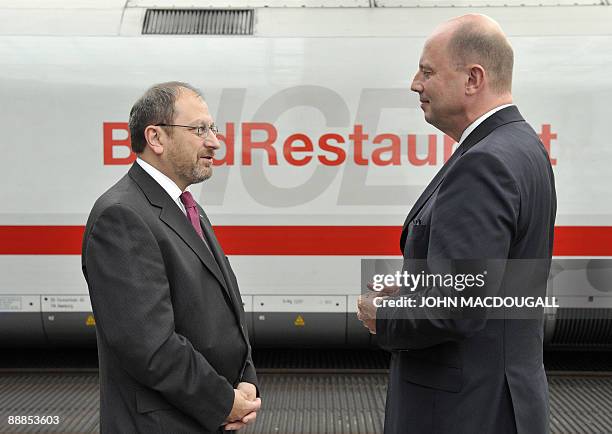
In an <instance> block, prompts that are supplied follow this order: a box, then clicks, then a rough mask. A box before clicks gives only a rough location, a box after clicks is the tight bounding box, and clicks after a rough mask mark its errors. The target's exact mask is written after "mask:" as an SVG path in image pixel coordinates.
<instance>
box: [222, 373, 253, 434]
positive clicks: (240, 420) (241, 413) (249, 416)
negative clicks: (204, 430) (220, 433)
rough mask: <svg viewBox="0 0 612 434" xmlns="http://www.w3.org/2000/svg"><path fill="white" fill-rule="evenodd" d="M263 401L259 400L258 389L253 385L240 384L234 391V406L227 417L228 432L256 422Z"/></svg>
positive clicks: (226, 428) (226, 427) (226, 426)
mask: <svg viewBox="0 0 612 434" xmlns="http://www.w3.org/2000/svg"><path fill="white" fill-rule="evenodd" d="M260 407H261V399H260V398H257V389H256V388H255V386H254V385H253V384H251V383H244V382H243V383H239V384H238V386H237V387H236V389H234V405H233V406H232V411H231V412H230V414H229V416H228V417H227V424H226V425H225V427H224V428H225V430H226V431H236V430H239V429H241V428H244V427H245V426H247V425H248V424H250V423H253V422H255V419H256V418H257V411H258V410H259V408H260Z"/></svg>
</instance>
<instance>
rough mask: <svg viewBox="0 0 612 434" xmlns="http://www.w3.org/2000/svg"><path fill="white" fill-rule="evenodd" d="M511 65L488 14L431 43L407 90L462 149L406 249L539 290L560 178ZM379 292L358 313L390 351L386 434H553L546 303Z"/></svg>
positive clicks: (416, 211) (436, 182) (417, 218)
mask: <svg viewBox="0 0 612 434" xmlns="http://www.w3.org/2000/svg"><path fill="white" fill-rule="evenodd" d="M512 66H513V51H512V47H511V46H510V44H509V42H508V40H507V39H506V37H505V35H504V33H503V32H502V30H501V28H500V27H499V25H498V24H497V23H496V22H494V21H493V20H491V19H490V18H488V17H486V16H483V15H466V16H462V17H459V18H455V19H452V20H450V21H448V22H446V23H444V24H442V25H441V26H439V27H438V28H437V29H436V30H435V31H434V33H433V34H432V35H431V36H430V37H429V38H428V39H427V41H426V43H425V47H424V49H423V53H422V56H421V59H420V62H419V69H418V71H417V73H416V75H415V77H414V80H413V82H412V87H411V89H412V90H413V91H414V92H416V93H418V95H419V100H420V103H421V109H422V110H423V113H424V115H425V120H426V121H427V122H428V123H430V124H432V125H434V126H435V127H437V128H438V129H440V130H441V131H442V132H444V133H446V134H448V135H449V136H450V137H452V138H454V139H455V140H456V141H457V142H458V143H459V146H458V148H457V150H456V151H455V153H454V154H453V156H452V157H451V158H450V159H449V161H448V162H447V163H446V164H445V165H444V166H443V167H442V168H441V169H440V171H439V172H438V174H437V175H436V176H435V177H434V179H433V180H432V181H431V183H430V184H429V185H428V186H427V188H426V189H425V191H424V192H423V193H422V195H421V196H420V197H419V199H418V200H417V202H416V203H415V205H414V206H413V208H412V210H411V211H410V213H409V214H408V217H407V218H406V221H405V224H404V228H403V232H402V235H401V242H400V246H401V250H402V253H403V255H404V269H405V270H414V269H415V265H414V261H413V260H415V259H417V260H421V263H424V265H423V266H422V268H421V269H422V270H424V271H426V272H430V273H431V272H432V271H435V270H439V269H440V264H442V263H445V262H444V261H441V260H452V261H454V263H455V264H457V263H461V261H462V260H466V259H468V260H477V262H478V263H480V264H481V265H482V264H491V263H493V261H491V260H497V262H495V263H499V260H501V262H502V267H501V268H500V269H499V270H497V271H498V274H497V280H495V279H494V278H492V279H491V281H490V282H487V285H485V288H486V291H488V292H487V294H489V293H491V291H492V292H493V293H496V294H498V295H499V294H506V295H510V294H511V293H512V291H513V290H515V289H517V288H518V289H519V290H520V291H523V295H530V296H541V295H544V294H545V288H546V280H547V276H548V272H549V267H550V259H551V254H552V245H553V228H554V220H555V213H556V195H555V186H554V178H553V172H552V168H551V165H550V162H549V158H548V155H547V153H546V151H545V149H544V146H543V145H542V143H541V142H540V140H539V139H538V136H537V134H536V133H535V131H534V130H533V129H532V128H531V127H530V126H529V124H527V122H525V120H524V119H523V117H522V116H521V114H520V113H519V111H518V109H517V107H516V106H515V105H513V103H512V94H511V87H512ZM509 260H512V261H509ZM517 260H518V261H517ZM454 266H455V267H458V266H457V265H454ZM456 293H457V289H456V288H453V287H451V288H448V287H444V286H436V285H435V283H434V284H433V285H432V286H428V287H425V286H421V287H418V288H417V289H416V291H414V292H412V291H411V292H410V293H409V294H408V295H409V297H412V298H413V299H415V300H416V305H417V306H418V305H420V301H421V300H423V299H424V298H425V297H430V296H433V297H449V296H452V295H453V294H456ZM473 293H474V292H472V294H473ZM469 294H470V291H469V290H465V291H463V296H466V295H469ZM371 299H372V297H370V296H364V297H362V298H361V299H360V301H359V306H358V316H359V318H360V319H361V320H362V321H363V324H364V325H365V326H366V327H367V328H368V329H369V330H370V332H371V333H375V334H376V339H377V341H378V343H379V344H380V345H381V346H382V347H383V348H385V349H387V350H389V351H391V352H392V359H391V369H390V374H389V388H388V394H387V403H386V415H385V433H404V432H406V433H408V432H409V433H424V434H425V433H427V434H429V433H438V434H440V433H453V434H456V433H466V434H474V433H496V434H499V433H521V434H524V433H534V434H536V433H537V434H540V433H546V432H548V387H547V381H546V375H545V372H544V367H543V363H542V340H543V336H542V335H543V319H542V315H541V309H540V310H538V309H536V310H535V311H531V312H529V314H528V315H527V318H526V319H517V318H516V316H511V315H507V312H504V313H503V316H501V317H500V316H499V315H498V316H495V317H493V316H492V315H491V311H487V310H484V311H483V310H474V311H473V312H466V311H465V310H464V311H460V312H456V311H453V312H451V311H447V312H446V313H452V315H448V316H447V315H445V312H444V311H440V310H437V311H435V312H434V310H433V308H432V309H429V308H427V307H424V308H420V309H418V308H414V309H390V308H378V309H377V308H376V307H375V306H374V305H373V303H371ZM515 313H516V312H515Z"/></svg>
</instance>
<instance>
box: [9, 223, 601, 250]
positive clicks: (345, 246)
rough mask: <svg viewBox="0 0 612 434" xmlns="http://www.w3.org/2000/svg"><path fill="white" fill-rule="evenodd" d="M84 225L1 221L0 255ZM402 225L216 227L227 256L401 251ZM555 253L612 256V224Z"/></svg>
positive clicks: (562, 230)
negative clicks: (8, 224)
mask: <svg viewBox="0 0 612 434" xmlns="http://www.w3.org/2000/svg"><path fill="white" fill-rule="evenodd" d="M83 231H84V227H83V226H0V254H1V255H78V254H80V253H81V240H82V237H83ZM400 231H401V227H399V226H215V233H216V234H217V237H218V238H219V241H220V242H221V244H222V245H223V249H224V250H225V253H226V254H228V255H356V256H383V255H384V256H394V255H399V253H400V252H399V236H400ZM554 255H555V256H612V226H557V227H556V228H555V248H554Z"/></svg>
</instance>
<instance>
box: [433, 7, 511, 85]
mask: <svg viewBox="0 0 612 434" xmlns="http://www.w3.org/2000/svg"><path fill="white" fill-rule="evenodd" d="M434 38H435V39H438V40H440V39H444V40H446V43H447V46H446V49H447V53H448V55H449V56H450V58H451V60H452V62H453V63H454V64H455V65H456V67H457V68H462V67H465V66H467V65H470V64H478V65H481V66H482V67H483V68H484V70H485V71H486V73H487V75H488V82H489V85H490V88H491V91H493V92H494V93H497V94H504V93H510V92H511V90H512V68H513V65H514V53H513V51H512V47H511V46H510V43H509V42H508V39H507V38H506V35H505V34H504V32H503V30H502V29H501V27H500V26H499V24H498V23H497V22H496V21H494V20H493V19H491V18H489V17H487V16H486V15H479V14H469V15H463V16H461V17H457V18H453V19H452V20H450V21H447V22H446V23H444V24H442V25H441V26H440V27H438V28H437V29H436V31H435V32H434V34H433V35H432V36H431V38H430V40H434Z"/></svg>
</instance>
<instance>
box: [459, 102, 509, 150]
mask: <svg viewBox="0 0 612 434" xmlns="http://www.w3.org/2000/svg"><path fill="white" fill-rule="evenodd" d="M511 105H514V104H504V105H500V106H499V107H495V108H494V109H493V110H489V111H488V112H486V113H485V114H484V115H482V116H481V117H479V118H478V119H476V120H475V121H474V122H472V123H471V124H470V125H468V127H467V128H466V129H465V130H464V131H463V134H461V138H460V139H459V144H462V143H463V141H464V140H465V139H466V138H467V136H469V135H470V133H471V132H472V131H474V130H475V129H476V127H477V126H478V125H480V124H481V123H483V122H484V121H485V120H486V119H487V118H488V117H490V116H493V114H494V113H497V112H498V111H500V110H501V109H505V108H506V107H510V106H511Z"/></svg>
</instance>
